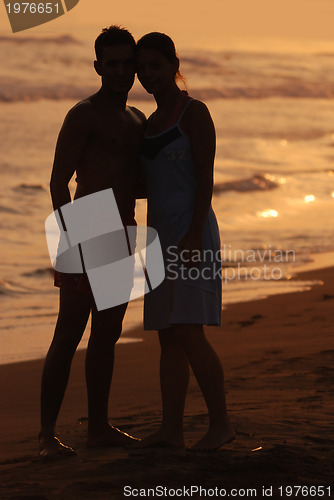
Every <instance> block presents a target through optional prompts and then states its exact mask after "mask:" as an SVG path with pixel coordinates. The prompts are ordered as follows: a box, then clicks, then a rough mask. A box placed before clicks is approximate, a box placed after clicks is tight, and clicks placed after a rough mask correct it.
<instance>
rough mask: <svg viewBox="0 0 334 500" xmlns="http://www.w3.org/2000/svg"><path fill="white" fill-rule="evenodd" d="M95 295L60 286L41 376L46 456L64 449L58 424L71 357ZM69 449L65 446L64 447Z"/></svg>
mask: <svg viewBox="0 0 334 500" xmlns="http://www.w3.org/2000/svg"><path fill="white" fill-rule="evenodd" d="M91 304H92V298H91V296H90V295H89V294H86V293H83V292H78V291H75V290H68V289H66V288H61V289H60V305H59V315H58V320H57V324H56V328H55V333H54V337H53V340H52V343H51V346H50V348H49V351H48V354H47V357H46V360H45V364H44V370H43V375H42V390H41V432H40V435H39V438H40V449H41V452H42V454H43V455H48V454H52V453H56V452H57V451H60V452H61V451H62V449H61V444H60V443H59V441H58V440H57V439H55V437H54V435H55V425H56V420H57V417H58V413H59V410H60V407H61V404H62V401H63V397H64V393H65V389H66V386H67V382H68V378H69V374H70V368H71V363H72V359H73V356H74V353H75V350H76V348H77V346H78V344H79V342H80V340H81V337H82V335H83V332H84V330H85V327H86V324H87V321H88V317H89V313H90V309H91ZM64 451H66V449H65V450H64Z"/></svg>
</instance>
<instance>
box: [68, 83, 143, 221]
mask: <svg viewBox="0 0 334 500" xmlns="http://www.w3.org/2000/svg"><path fill="white" fill-rule="evenodd" d="M78 106H82V107H84V108H85V113H84V115H85V116H86V119H87V127H89V132H88V134H87V140H86V143H85V147H84V149H83V151H82V157H81V161H80V162H79V164H78V166H77V168H76V175H77V183H78V186H77V190H76V193H75V198H79V197H82V196H86V195H88V194H91V193H93V192H96V191H101V190H103V189H108V188H112V189H113V190H114V194H115V198H116V202H117V205H118V208H119V211H120V214H121V217H122V219H123V222H124V223H127V224H129V223H131V220H133V218H134V206H135V197H134V188H135V182H136V178H137V172H138V158H139V148H140V143H141V139H142V136H143V131H144V117H143V115H142V113H141V112H139V111H138V110H137V109H136V108H132V107H129V106H126V108H125V109H121V108H115V107H108V106H107V105H106V103H105V101H104V100H103V98H101V96H100V95H99V93H97V94H95V95H93V96H91V97H89V98H88V99H86V100H84V101H81V102H80V103H78V104H77V107H78Z"/></svg>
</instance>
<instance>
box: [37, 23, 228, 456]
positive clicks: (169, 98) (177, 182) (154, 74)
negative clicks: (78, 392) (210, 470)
mask: <svg viewBox="0 0 334 500" xmlns="http://www.w3.org/2000/svg"><path fill="white" fill-rule="evenodd" d="M95 52H96V61H95V62H94V67H95V70H96V72H97V73H98V75H99V76H100V77H101V80H102V85H101V88H100V90H99V91H98V92H97V93H96V94H94V95H92V96H90V97H88V98H87V99H84V100H83V101H81V102H79V103H78V104H76V105H75V106H74V107H73V108H72V109H71V110H70V111H69V113H68V114H67V116H66V118H65V121H64V124H63V126H62V128H61V131H60V134H59V138H58V142H57V146H56V152H55V159H54V165H53V170H52V176H51V183H50V189H51V196H52V202H53V207H54V210H57V209H59V208H60V207H62V206H63V205H66V204H67V203H69V202H70V201H71V197H70V192H69V188H68V184H69V181H70V179H71V178H72V176H73V174H74V173H76V176H77V179H76V180H77V189H76V193H75V199H77V198H80V197H83V196H87V195H90V194H92V193H96V192H98V191H102V190H105V189H108V188H112V189H113V192H114V195H115V199H116V202H117V205H118V209H119V212H120V216H121V218H122V222H123V224H124V226H133V225H135V224H136V223H135V220H134V209H135V197H136V194H135V193H136V191H137V192H138V179H139V175H138V174H139V169H141V171H142V172H143V174H144V178H145V184H146V191H147V194H146V195H147V200H148V226H151V227H153V228H154V229H156V231H157V232H158V235H159V239H160V243H161V247H162V251H163V255H164V259H165V265H166V258H167V255H166V253H167V248H168V247H170V246H171V245H175V246H176V247H177V248H178V250H179V251H180V252H181V251H182V250H184V251H187V252H188V254H189V255H190V256H191V255H192V252H193V255H194V253H197V254H198V251H199V250H200V251H203V250H207V249H211V250H212V251H213V252H215V253H217V251H218V252H219V248H220V241H219V230H218V226H217V222H216V218H215V215H214V212H213V211H212V208H211V197H212V186H213V163H214V155H215V129H214V125H213V122H212V119H211V116H210V113H209V111H208V109H207V108H206V106H205V105H204V104H203V103H202V102H200V101H198V100H195V99H192V98H191V97H189V96H188V94H187V92H185V91H181V90H180V88H179V87H178V81H179V80H182V76H181V74H180V72H179V59H178V57H177V55H176V51H175V46H174V43H173V41H172V40H171V38H169V37H168V36H167V35H165V34H163V33H149V34H147V35H145V36H143V37H142V38H141V39H140V40H139V41H138V43H137V44H136V43H135V41H134V39H133V37H132V35H131V34H130V33H129V32H128V31H127V30H125V29H123V28H120V27H118V26H111V27H110V28H106V29H104V30H103V31H102V33H101V34H100V35H99V36H98V38H97V39H96V41H95ZM136 72H137V75H138V79H139V81H140V83H141V84H142V86H143V87H144V88H145V90H146V91H147V92H148V93H150V94H153V96H154V98H155V100H156V103H157V109H156V111H155V112H154V113H153V114H152V115H151V116H150V118H149V119H148V120H146V118H145V115H144V114H143V113H142V112H141V111H139V110H138V109H136V108H134V107H130V106H127V104H126V101H127V96H128V92H129V90H130V89H131V87H132V85H133V82H134V78H135V73H136ZM138 165H140V167H139V168H138ZM146 195H145V196H146ZM188 260H189V259H188ZM201 265H202V263H198V262H195V259H193V262H190V264H189V263H188V266H190V267H191V266H196V267H197V268H198V267H200V266H201ZM210 265H211V266H216V265H217V262H211V264H210ZM219 265H220V264H219ZM55 285H56V286H58V287H59V288H60V305H59V315H58V320H57V324H56V328H55V333H54V338H53V340H52V343H51V346H50V349H49V351H48V354H47V357H46V360H45V365H44V370H43V376H42V390H41V431H40V434H39V454H40V456H42V457H50V456H53V455H72V454H75V452H74V450H73V449H72V448H70V447H69V446H65V445H64V444H62V443H61V442H60V441H59V439H58V438H57V437H55V426H56V420H57V417H58V413H59V410H60V407H61V404H62V400H63V397H64V393H65V389H66V386H67V382H68V378H69V373H70V368H71V363H72V359H73V356H74V353H75V351H76V348H77V346H78V344H79V342H80V340H81V337H82V335H83V332H84V330H85V327H86V324H87V321H88V317H89V315H90V312H91V313H92V323H91V334H90V339H89V343H88V348H87V355H86V384H87V393H88V436H87V446H89V447H99V446H110V447H112V446H126V445H129V444H130V445H131V444H133V445H134V446H136V447H153V446H154V447H157V446H162V447H166V446H167V447H171V448H181V447H184V437H183V413H184V404H185V397H186V392H187V386H188V381H189V365H190V367H191V368H192V370H193V373H194V375H195V377H196V379H197V382H198V384H199V386H200V389H201V391H202V393H203V396H204V398H205V402H206V404H207V408H208V413H209V429H208V432H207V433H206V434H205V435H204V436H203V438H202V439H201V440H200V441H199V442H198V443H196V444H195V445H194V446H193V448H194V449H197V450H204V451H208V450H214V449H217V448H219V447H221V446H222V445H224V444H225V443H228V442H230V441H232V440H233V439H234V436H235V434H234V431H233V428H232V426H231V424H230V423H229V420H228V417H227V413H226V403H225V394H224V374H223V369H222V366H221V363H220V361H219V359H218V357H217V355H216V353H215V352H214V350H213V349H212V347H211V346H210V344H209V343H208V341H207V340H206V338H205V335H204V331H203V325H220V321H221V309H222V306H221V278H220V276H219V274H217V273H216V274H215V277H214V278H212V279H209V280H203V279H196V280H191V279H190V278H189V277H184V276H183V277H182V278H178V279H176V280H175V279H174V280H172V279H169V275H168V272H167V271H166V277H165V279H164V281H163V282H162V283H161V285H159V286H158V287H157V288H156V289H155V290H153V291H151V292H150V293H148V294H147V295H146V296H145V310H144V327H145V329H147V330H157V331H158V334H159V340H160V345H161V361H160V381H161V394H162V407H163V408H162V409H163V416H162V423H161V426H160V429H159V430H158V431H157V432H156V433H154V434H152V435H150V436H148V437H146V438H145V439H142V440H140V439H137V438H134V437H132V436H129V435H128V434H126V433H124V432H122V431H121V430H119V429H117V428H116V427H113V426H111V425H110V424H109V420H108V398H109V390H110V384H111V378H112V373H113V364H114V346H115V343H116V342H117V340H118V338H119V336H120V334H121V330H122V321H123V318H124V315H125V311H126V308H127V303H125V304H121V305H118V306H116V307H112V308H109V309H105V310H102V311H98V310H97V308H96V305H95V302H94V298H93V295H92V291H91V288H90V285H89V280H88V278H87V275H85V274H81V275H77V274H64V273H59V272H57V271H56V272H55Z"/></svg>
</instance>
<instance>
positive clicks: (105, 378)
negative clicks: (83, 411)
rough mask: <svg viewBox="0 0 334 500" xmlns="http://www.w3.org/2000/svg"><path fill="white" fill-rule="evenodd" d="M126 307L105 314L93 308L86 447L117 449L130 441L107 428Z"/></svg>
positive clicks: (120, 306) (112, 428)
mask: <svg viewBox="0 0 334 500" xmlns="http://www.w3.org/2000/svg"><path fill="white" fill-rule="evenodd" d="M126 308H127V304H121V305H119V306H116V307H112V308H110V309H105V310H104V311H97V309H96V307H95V306H93V309H92V331H91V335H90V339H89V343H88V348H87V356H86V382H87V393H88V439H87V446H90V447H94V446H120V445H126V444H129V442H130V441H132V440H133V438H131V437H130V436H128V435H127V434H124V433H122V432H121V431H119V430H118V429H116V428H114V427H112V426H110V425H109V421H108V400H109V392H110V384H111V379H112V374H113V368H114V350H115V344H116V342H117V340H118V339H119V336H120V334H121V332H122V322H123V318H124V315H125V311H126Z"/></svg>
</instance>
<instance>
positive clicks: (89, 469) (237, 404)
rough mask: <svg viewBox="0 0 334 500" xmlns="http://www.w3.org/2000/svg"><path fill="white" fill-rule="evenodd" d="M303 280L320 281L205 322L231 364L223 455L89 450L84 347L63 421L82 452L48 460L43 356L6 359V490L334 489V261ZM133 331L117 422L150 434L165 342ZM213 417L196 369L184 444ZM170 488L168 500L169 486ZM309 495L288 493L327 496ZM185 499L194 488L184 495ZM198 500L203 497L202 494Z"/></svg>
mask: <svg viewBox="0 0 334 500" xmlns="http://www.w3.org/2000/svg"><path fill="white" fill-rule="evenodd" d="M299 278H300V279H320V280H322V281H323V282H324V284H323V285H317V286H314V287H313V288H312V290H310V291H307V292H303V293H291V294H286V295H278V296H274V297H270V298H268V299H266V300H261V301H256V302H248V303H244V304H234V305H231V306H229V307H228V308H227V309H226V310H224V313H223V325H222V327H221V328H216V327H215V328H207V334H208V338H209V340H210V341H211V343H212V344H213V346H214V347H215V349H216V350H217V352H218V354H219V356H220V357H221V359H222V361H223V364H224V369H225V379H226V392H227V401H228V407H229V411H230V418H231V421H232V423H233V424H234V426H235V429H236V432H237V440H236V441H235V442H233V443H231V444H229V445H227V446H225V447H224V448H223V449H221V450H219V451H217V452H212V453H200V452H196V453H195V452H190V451H187V450H185V451H177V452H172V451H166V450H165V451H164V450H145V451H129V450H123V449H120V448H119V449H116V448H114V449H101V450H96V449H95V450H90V449H87V448H86V446H85V431H86V428H87V419H86V416H87V411H86V394H85V385H84V355H85V354H84V352H78V353H77V354H76V356H75V359H74V362H73V369H72V373H71V379H70V384H69V387H68V390H67V394H66V398H65V401H64V404H63V407H62V410H61V414H60V417H59V425H58V432H59V435H60V436H61V438H62V440H63V441H64V442H65V443H66V444H69V445H71V446H73V447H74V448H75V449H76V450H77V453H78V455H77V456H76V457H73V458H72V457H71V458H67V459H62V460H56V461H52V462H43V461H41V460H40V459H39V458H37V456H36V454H37V433H38V430H39V385H40V376H41V370H42V366H43V361H31V362H25V363H17V364H12V365H4V366H0V382H1V395H2V397H1V406H0V435H1V449H0V471H1V486H0V498H2V499H9V498H11V499H35V500H37V499H40V500H42V499H50V500H51V499H61V500H67V499H86V498H87V499H88V498H89V499H92V500H99V499H118V498H126V497H125V496H124V495H123V487H124V486H125V485H129V486H131V487H133V488H149V487H150V488H152V487H154V486H156V485H161V486H165V487H167V488H174V489H176V488H182V487H185V486H186V487H190V486H191V485H201V486H202V487H205V488H218V489H221V488H225V489H226V490H227V493H228V492H229V491H230V488H245V489H247V488H255V489H256V493H257V497H264V496H263V492H262V486H265V487H266V488H269V487H271V486H272V487H273V490H272V495H271V498H291V497H289V495H288V492H284V491H283V493H282V494H281V493H280V490H279V489H278V488H279V486H281V485H283V486H286V485H307V486H311V485H314V486H319V485H320V486H321V485H323V486H329V485H330V484H331V483H332V490H331V496H332V497H334V486H333V477H334V475H333V472H334V469H333V467H334V466H333V464H334V447H333V444H334V432H333V431H334V424H333V414H334V384H333V382H334V376H333V375H334V364H333V361H334V339H333V319H334V290H333V282H334V269H333V268H329V269H322V270H317V271H313V272H308V273H304V274H303V275H300V276H299ZM128 335H129V336H131V337H134V336H139V337H143V338H144V342H142V343H134V344H120V345H119V346H117V352H116V358H117V359H116V367H115V374H114V380H113V385H112V393H111V398H110V415H111V417H112V418H111V422H112V424H114V425H117V426H119V427H120V428H121V429H122V430H125V431H127V432H129V433H131V434H133V435H135V436H137V437H144V436H145V435H147V434H149V433H150V432H152V431H153V430H154V429H156V428H157V426H158V424H159V421H160V418H161V411H160V394H159V380H158V364H159V346H158V341H157V336H156V334H155V333H153V332H145V333H144V332H142V331H141V330H136V331H135V332H134V331H132V332H129V334H128ZM207 423H208V421H207V415H206V409H205V405H204V402H203V400H202V396H201V393H200V392H199V389H198V387H197V385H196V382H195V380H194V377H193V376H192V377H191V383H190V387H189V392H188V397H187V406H186V415H185V436H186V443H187V445H188V446H189V445H191V444H192V443H194V442H195V441H196V440H198V439H199V438H200V437H201V436H202V435H203V434H204V432H205V430H206V428H207ZM257 448H260V449H258V450H257V451H253V450H256V449H257ZM188 491H189V490H188ZM307 491H309V493H310V495H309V496H308V495H306V493H307ZM319 491H320V490H319ZM327 491H328V490H327ZM138 493H140V492H138ZM142 493H143V492H142ZM169 493H170V495H169V496H167V498H171V497H172V494H173V491H170V492H169ZM178 493H180V492H178ZM267 493H268V494H269V493H270V491H267ZM312 493H314V491H313V490H306V489H304V490H303V495H302V493H301V492H299V493H298V496H293V498H320V495H319V496H315V495H313V494H312ZM146 494H148V492H146ZM142 496H143V495H142ZM246 496H248V497H249V496H251V495H250V494H248V495H246V493H244V492H242V491H241V492H239V495H237V497H236V498H241V497H246ZM252 496H253V497H254V496H255V494H254V492H253V495H252ZM186 497H187V491H186V492H184V493H183V494H182V496H181V498H186ZM327 497H328V495H327V494H325V495H324V496H322V497H321V498H327ZM129 498H131V497H129ZM150 498H153V496H152V492H151V495H150ZM156 498H158V496H156ZM165 498H166V496H165ZM192 498H203V493H202V497H200V496H199V494H195V493H194V494H193V496H192Z"/></svg>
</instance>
